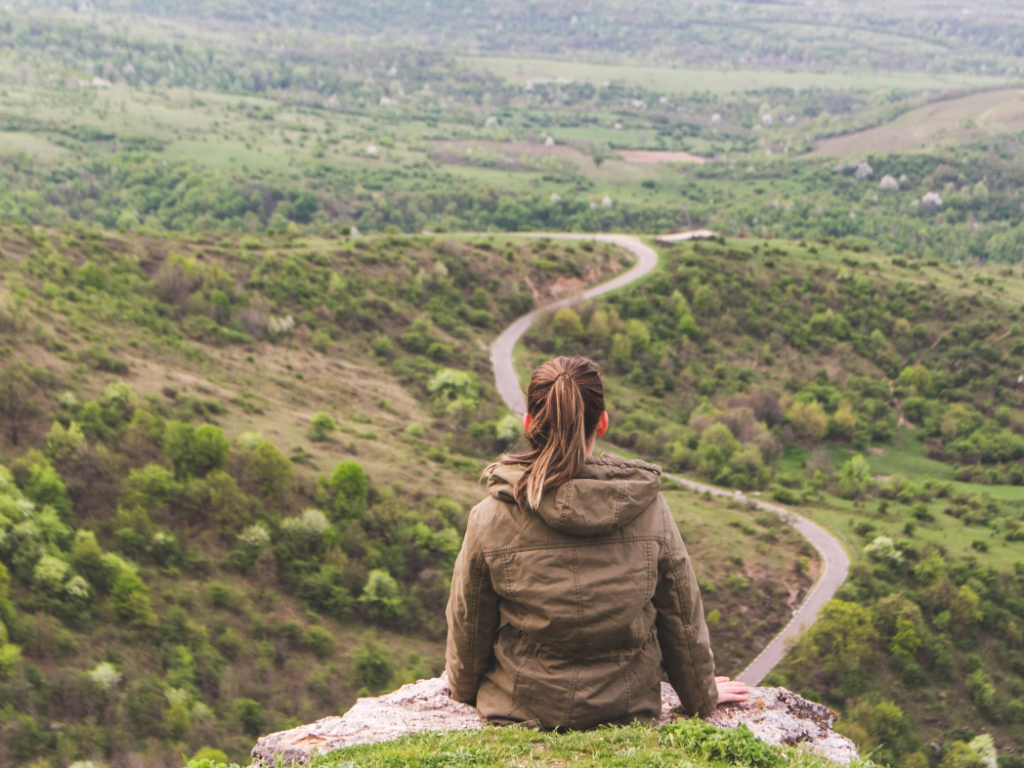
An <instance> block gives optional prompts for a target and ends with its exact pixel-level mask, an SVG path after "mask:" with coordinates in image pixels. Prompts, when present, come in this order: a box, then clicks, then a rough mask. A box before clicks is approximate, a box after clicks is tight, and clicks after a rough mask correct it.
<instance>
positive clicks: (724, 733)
mask: <svg viewBox="0 0 1024 768" xmlns="http://www.w3.org/2000/svg"><path fill="white" fill-rule="evenodd" d="M658 741H659V742H660V743H662V744H668V745H670V746H672V747H677V748H682V749H683V750H685V751H686V752H687V753H689V754H691V755H700V756H702V757H703V758H704V759H705V760H709V761H712V762H715V763H722V764H725V765H734V766H747V767H748V768H777V766H781V765H783V764H784V763H786V762H787V760H786V758H785V757H783V755H782V754H781V752H779V751H778V750H776V749H772V747H770V746H768V745H767V744H766V743H765V742H763V741H761V740H760V739H758V738H757V737H756V736H754V734H753V733H751V731H750V729H749V728H748V727H747V726H746V725H740V726H739V727H737V728H726V729H722V728H717V727H715V726H714V725H711V724H710V723H708V722H705V721H704V720H696V719H694V720H678V721H676V722H674V723H669V724H668V725H665V726H663V727H662V728H661V729H660V732H659V734H658Z"/></svg>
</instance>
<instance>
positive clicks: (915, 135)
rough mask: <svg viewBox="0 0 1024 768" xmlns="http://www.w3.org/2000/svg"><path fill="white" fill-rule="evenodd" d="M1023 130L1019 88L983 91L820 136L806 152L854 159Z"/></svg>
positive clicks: (1023, 107) (1023, 108)
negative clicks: (879, 123)
mask: <svg viewBox="0 0 1024 768" xmlns="http://www.w3.org/2000/svg"><path fill="white" fill-rule="evenodd" d="M1022 129H1024V90H1020V89H1009V90H995V91H985V92H983V93H975V94H971V95H970V96H964V97H962V98H959V99H950V100H948V101H939V102H936V103H934V104H929V105H928V106H925V107H920V108H919V109H914V110H911V111H910V112H907V113H906V114H904V115H902V116H901V117H898V118H897V119H896V120H894V121H892V122H891V123H887V124H886V125H882V126H879V127H877V128H871V129H869V130H866V131H858V132H856V133H851V134H848V135H846V136H837V137H836V138H832V139H823V140H821V141H819V142H817V143H816V144H815V145H814V151H813V152H811V154H812V155H831V156H837V157H854V156H860V155H866V154H868V153H871V152H920V151H922V150H926V149H932V148H934V147H936V146H938V145H940V144H959V143H964V142H967V141H970V140H972V139H977V138H978V137H979V136H983V135H986V134H997V133H1016V132H1018V131H1020V130H1022Z"/></svg>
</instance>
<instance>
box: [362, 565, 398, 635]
mask: <svg viewBox="0 0 1024 768" xmlns="http://www.w3.org/2000/svg"><path fill="white" fill-rule="evenodd" d="M359 602H360V603H361V604H362V605H363V606H365V610H366V614H367V615H368V616H369V617H370V618H371V619H374V620H375V621H381V622H385V623H388V622H394V621H396V620H397V619H399V618H401V617H402V616H403V615H404V614H405V602H404V601H403V600H402V597H401V595H400V594H399V591H398V582H397V581H395V579H394V578H393V577H392V576H391V574H390V573H388V572H387V571H385V570H381V569H375V570H372V571H370V574H369V577H368V578H367V580H366V586H365V587H364V588H363V594H362V595H360V596H359Z"/></svg>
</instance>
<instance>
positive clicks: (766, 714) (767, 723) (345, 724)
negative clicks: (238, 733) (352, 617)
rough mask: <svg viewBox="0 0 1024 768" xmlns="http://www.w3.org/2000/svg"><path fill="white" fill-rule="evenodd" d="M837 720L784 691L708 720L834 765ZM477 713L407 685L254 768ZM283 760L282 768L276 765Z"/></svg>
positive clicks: (469, 725)
mask: <svg viewBox="0 0 1024 768" xmlns="http://www.w3.org/2000/svg"><path fill="white" fill-rule="evenodd" d="M661 702H662V715H661V721H660V724H661V725H664V724H665V723H668V722H671V721H672V720H675V719H677V718H678V717H679V715H678V714H676V713H674V712H673V710H674V709H675V708H676V707H678V706H679V699H678V698H677V697H676V694H675V691H673V690H672V688H671V687H670V686H668V685H667V684H665V683H662V686H661ZM835 719H836V715H835V713H834V712H832V710H830V709H828V708H827V707H824V706H822V705H821V704H814V703H812V702H810V701H807V700H806V699H804V698H802V697H800V696H797V695H796V694H795V693H792V692H790V691H787V690H786V689H785V688H753V689H751V695H750V699H749V700H748V701H747V702H746V703H744V704H724V705H722V706H721V707H719V708H718V709H717V710H716V711H715V713H714V714H713V715H712V716H711V717H710V718H708V721H709V722H711V723H713V724H714V725H717V726H719V727H720V728H735V727H737V726H739V725H744V724H745V725H746V726H747V727H748V728H750V730H751V731H752V732H753V734H754V735H755V736H757V737H758V738H759V739H763V740H764V741H766V742H768V743H769V744H773V745H783V746H800V747H802V748H805V749H810V750H812V751H814V752H816V753H818V754H820V755H821V756H822V757H825V758H827V759H829V760H832V761H834V762H837V763H843V764H845V763H848V762H850V761H851V760H852V759H854V758H856V757H857V748H856V747H855V746H854V745H853V742H851V741H850V740H849V739H847V738H846V737H845V736H840V735H839V734H838V733H836V732H835V731H833V730H832V724H833V723H834V722H835ZM485 724H486V723H485V721H484V720H483V719H482V718H481V717H480V716H479V715H478V714H477V711H476V709H474V708H473V707H470V706H467V705H465V704H459V703H458V702H456V701H452V700H451V699H450V698H449V697H448V683H447V681H446V680H445V678H443V677H438V678H434V679H433V680H421V681H419V682H418V683H415V684H413V685H405V686H402V687H401V688H399V689H398V690H397V691H395V692H393V693H389V694H387V695H386V696H381V697H379V698H376V699H360V700H359V701H357V702H356V704H355V706H354V707H352V709H350V710H349V711H348V712H346V713H345V715H344V716H343V717H325V718H324V719H323V720H318V721H317V722H315V723H311V724H310V725H303V726H301V727H299V728H294V729H292V730H290V731H281V732H280V733H272V734H270V735H269V736H264V737H263V738H261V739H260V740H259V741H258V742H257V743H256V746H255V747H254V748H253V750H252V757H253V760H254V765H255V766H263V768H283V767H284V766H288V765H297V764H304V763H306V762H308V761H309V758H310V757H311V756H312V755H313V754H314V753H316V754H323V753H325V752H330V751H332V750H335V749H341V748H343V747H353V746H356V745H358V744H373V743H376V742H381V741H390V740H391V739H397V738H398V737H399V736H405V735H407V734H410V733H422V732H425V731H469V730H475V729H479V728H482V727H484V725H485ZM275 760H279V761H280V765H279V766H278V765H276V764H275Z"/></svg>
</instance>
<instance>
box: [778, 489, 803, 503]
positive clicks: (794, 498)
mask: <svg viewBox="0 0 1024 768" xmlns="http://www.w3.org/2000/svg"><path fill="white" fill-rule="evenodd" d="M772 498H773V499H775V501H777V502H779V503H780V504H790V505H793V506H796V505H797V504H799V503H800V497H799V496H798V495H797V494H796V493H794V492H793V491H791V490H789V488H783V487H782V486H779V487H777V488H775V489H774V490H773V491H772Z"/></svg>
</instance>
